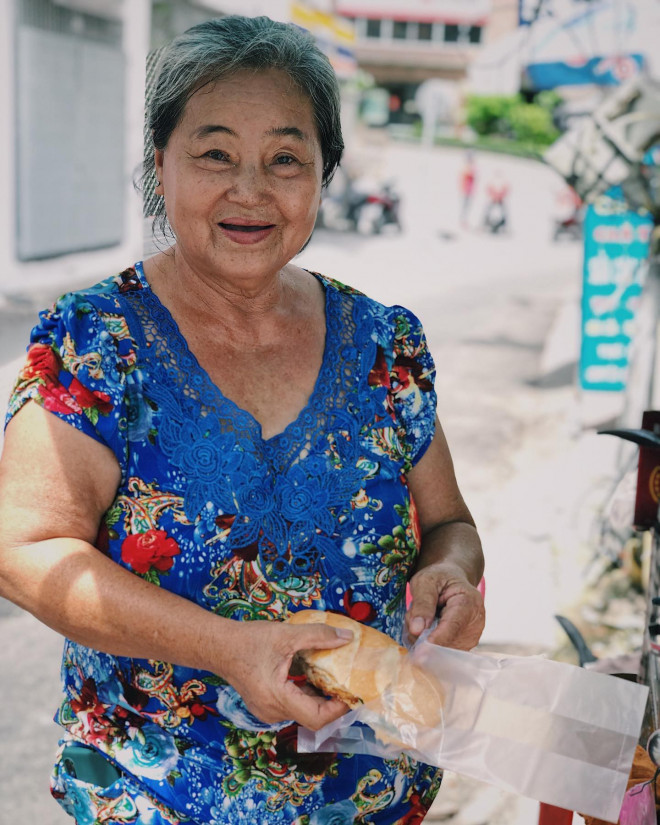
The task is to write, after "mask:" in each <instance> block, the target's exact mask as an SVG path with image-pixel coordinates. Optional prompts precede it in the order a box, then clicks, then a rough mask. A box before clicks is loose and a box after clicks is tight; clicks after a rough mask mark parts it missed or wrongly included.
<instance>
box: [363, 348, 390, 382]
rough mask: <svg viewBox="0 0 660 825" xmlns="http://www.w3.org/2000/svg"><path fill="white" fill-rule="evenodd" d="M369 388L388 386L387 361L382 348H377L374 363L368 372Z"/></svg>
mask: <svg viewBox="0 0 660 825" xmlns="http://www.w3.org/2000/svg"><path fill="white" fill-rule="evenodd" d="M368 380H369V386H370V387H389V386H390V383H391V382H390V371H389V369H388V367H387V359H386V358H385V352H384V350H383V348H382V347H378V352H377V354H376V362H375V363H374V365H373V367H372V368H371V371H370V372H369V379H368Z"/></svg>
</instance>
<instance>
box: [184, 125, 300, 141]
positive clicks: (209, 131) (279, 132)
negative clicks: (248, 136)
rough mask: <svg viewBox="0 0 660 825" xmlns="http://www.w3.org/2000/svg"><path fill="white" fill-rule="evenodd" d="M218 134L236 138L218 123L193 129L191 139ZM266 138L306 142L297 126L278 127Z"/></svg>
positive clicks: (270, 131)
mask: <svg viewBox="0 0 660 825" xmlns="http://www.w3.org/2000/svg"><path fill="white" fill-rule="evenodd" d="M217 132H220V133H222V134H225V135H231V136H232V137H237V134H236V132H235V131H234V130H233V129H230V128H229V127H228V126H222V125H221V124H219V123H208V124H206V125H204V126H200V127H199V128H198V129H195V131H194V132H193V137H195V138H205V137H207V136H208V135H213V134H216V133H217ZM266 135H267V136H268V137H294V138H296V139H297V140H301V141H303V142H306V141H307V140H308V137H307V135H306V134H305V132H303V131H302V130H301V129H299V128H298V127H297V126H278V127H275V128H274V129H269V130H268V132H266Z"/></svg>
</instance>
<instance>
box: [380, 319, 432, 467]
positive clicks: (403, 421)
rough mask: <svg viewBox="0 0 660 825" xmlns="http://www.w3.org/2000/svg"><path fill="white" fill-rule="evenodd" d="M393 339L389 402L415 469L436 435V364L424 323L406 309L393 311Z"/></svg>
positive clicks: (410, 463)
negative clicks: (429, 346)
mask: <svg viewBox="0 0 660 825" xmlns="http://www.w3.org/2000/svg"><path fill="white" fill-rule="evenodd" d="M392 313H393V314H392V323H393V326H394V337H393V343H392V360H391V367H390V390H389V393H390V398H391V403H392V408H393V410H394V415H395V417H396V419H397V421H398V423H399V428H400V430H402V431H403V439H404V441H405V445H406V448H407V449H406V453H407V455H406V458H407V463H408V464H409V466H414V465H415V464H416V463H417V462H418V461H419V460H420V459H421V458H422V456H423V455H424V453H425V452H426V450H427V449H428V447H429V445H430V443H431V441H432V440H433V436H434V434H435V422H436V406H437V399H436V394H435V389H434V384H435V364H434V362H433V357H432V356H431V353H430V351H429V348H428V344H427V342H426V335H425V334H424V329H423V327H422V323H421V321H420V320H419V318H417V316H416V315H415V314H414V313H413V312H411V311H410V310H409V309H405V308H404V307H400V306H395V307H392Z"/></svg>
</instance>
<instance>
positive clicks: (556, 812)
mask: <svg viewBox="0 0 660 825" xmlns="http://www.w3.org/2000/svg"><path fill="white" fill-rule="evenodd" d="M572 822H573V811H567V810H565V809H564V808H555V806H554V805H546V804H545V802H541V809H540V811H539V825H571V823H572Z"/></svg>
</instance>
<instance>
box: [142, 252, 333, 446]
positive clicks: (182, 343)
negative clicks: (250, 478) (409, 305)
mask: <svg viewBox="0 0 660 825" xmlns="http://www.w3.org/2000/svg"><path fill="white" fill-rule="evenodd" d="M135 271H136V273H137V276H138V280H139V282H140V285H141V287H142V289H143V290H146V291H147V292H148V294H149V296H150V297H151V301H152V302H153V304H154V307H155V308H156V309H157V311H158V314H159V315H160V316H161V317H162V318H164V319H165V320H166V321H167V324H166V326H167V327H168V328H169V331H170V335H173V337H174V340H173V341H171V342H170V343H171V344H172V347H173V349H174V351H175V353H179V352H182V353H184V354H185V356H186V358H185V360H187V361H188V362H189V363H192V364H193V368H194V369H195V370H196V371H197V374H198V376H199V377H200V378H201V381H202V382H203V383H204V384H205V385H206V389H207V390H208V391H210V393H211V395H215V396H217V398H218V399H219V401H220V402H221V404H222V405H225V406H226V407H227V408H228V409H229V410H231V412H232V414H233V416H235V417H236V419H237V420H240V421H242V422H247V425H248V426H247V429H249V430H251V431H252V432H253V433H254V436H255V437H256V438H257V439H258V440H259V442H260V443H261V444H262V446H263V447H264V448H270V447H274V448H276V447H277V446H279V445H282V446H284V447H285V449H286V451H287V452H288V450H289V448H290V445H291V443H292V441H295V440H296V439H297V436H298V433H299V430H300V428H301V427H304V426H305V424H307V423H308V422H309V419H310V414H311V412H312V410H313V409H314V408H315V407H317V406H318V401H319V400H322V399H324V398H326V397H327V390H328V389H329V387H330V385H331V384H332V380H333V375H334V366H333V365H334V363H335V361H336V357H335V356H336V353H335V347H336V345H337V342H338V337H337V335H336V334H333V333H336V332H337V329H338V327H340V326H341V318H339V317H338V313H337V298H338V293H337V292H336V290H334V289H333V288H332V285H331V284H330V283H329V282H328V281H327V279H326V278H324V277H323V276H322V275H320V274H319V273H317V272H312V271H311V270H307V269H306V270H305V272H309V274H310V275H312V277H314V278H316V280H317V281H318V282H319V283H320V284H321V286H322V287H323V290H324V293H325V342H324V346H323V358H322V360H321V366H320V368H319V372H318V375H317V376H316V381H315V382H314V387H313V389H312V391H311V394H310V395H309V397H308V399H307V401H306V402H305V404H304V405H303V407H302V408H301V409H300V410H299V411H298V414H297V415H296V417H295V418H294V419H293V420H291V421H290V422H289V423H288V424H287V425H286V427H285V428H284V429H283V430H281V431H280V432H279V433H275V435H272V436H270V437H269V438H264V437H263V431H262V427H261V423H260V422H259V421H258V420H257V419H256V418H255V417H254V416H253V415H252V413H251V412H249V411H248V410H246V409H244V408H243V407H241V406H239V405H238V404H237V403H236V402H235V401H233V400H232V399H231V398H228V397H227V396H226V395H225V394H224V393H223V392H222V389H221V388H220V387H219V386H218V385H217V384H216V383H215V382H214V381H213V379H212V378H211V376H210V375H209V374H208V372H207V371H206V370H205V369H204V367H202V365H201V364H200V363H199V361H198V360H197V356H196V355H195V353H194V352H193V351H192V350H191V349H190V347H189V346H188V342H187V340H186V338H185V336H184V335H183V333H182V332H181V330H180V329H179V326H178V324H177V322H176V321H175V319H174V317H173V316H172V313H171V312H170V311H169V309H168V308H167V307H166V306H165V304H163V303H162V301H161V300H160V298H159V297H158V296H157V295H156V293H155V292H154V291H153V290H152V288H151V285H150V283H149V281H148V280H147V278H146V276H145V274H144V267H143V262H142V261H137V262H136V264H135Z"/></svg>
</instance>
